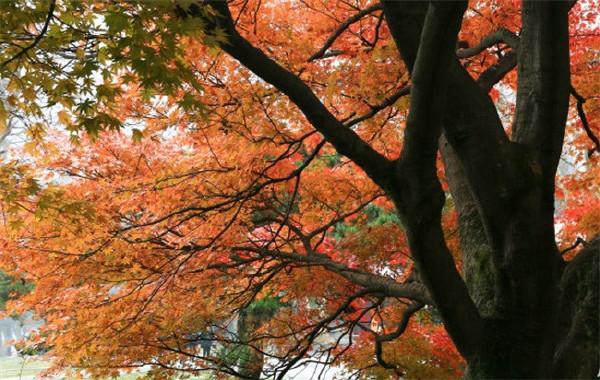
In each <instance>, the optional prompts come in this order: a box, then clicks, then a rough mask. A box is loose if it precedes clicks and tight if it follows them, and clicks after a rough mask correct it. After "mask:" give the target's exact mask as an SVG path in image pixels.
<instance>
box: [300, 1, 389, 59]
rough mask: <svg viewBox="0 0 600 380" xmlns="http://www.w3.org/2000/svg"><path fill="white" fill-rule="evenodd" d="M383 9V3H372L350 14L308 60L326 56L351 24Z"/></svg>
mask: <svg viewBox="0 0 600 380" xmlns="http://www.w3.org/2000/svg"><path fill="white" fill-rule="evenodd" d="M381 9H383V7H382V6H381V4H375V5H371V6H370V7H368V8H365V9H363V10H361V11H359V12H357V13H356V14H354V15H352V16H350V17H349V18H348V19H347V20H346V21H344V22H343V23H341V24H340V25H339V26H338V27H337V28H336V29H335V31H334V32H333V33H332V34H331V36H329V38H328V39H327V41H325V44H323V47H321V49H319V51H317V52H316V53H314V54H313V55H311V56H310V58H308V62H312V61H315V60H317V59H320V58H324V57H325V53H327V50H328V49H329V48H330V47H331V45H333V43H334V42H335V40H336V39H337V38H338V37H339V36H340V35H341V34H342V33H344V31H345V30H346V29H348V27H349V26H350V25H352V24H354V23H355V22H358V21H359V20H360V19H361V18H363V17H364V16H366V15H368V14H369V13H373V12H375V11H378V10H381Z"/></svg>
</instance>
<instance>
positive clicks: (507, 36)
mask: <svg viewBox="0 0 600 380" xmlns="http://www.w3.org/2000/svg"><path fill="white" fill-rule="evenodd" d="M501 42H502V43H505V44H506V45H508V46H510V47H511V48H512V49H513V50H518V48H519V37H518V36H517V35H516V34H514V33H513V32H511V31H510V30H507V29H504V28H500V29H498V30H497V31H495V32H494V33H492V34H490V35H488V36H487V37H485V38H484V39H483V40H481V42H480V43H479V44H478V45H477V46H473V47H470V48H466V49H459V50H457V51H456V56H457V57H458V58H469V57H473V56H475V55H477V54H479V53H481V52H482V51H484V50H485V49H488V48H490V47H492V46H494V45H496V44H498V43H501Z"/></svg>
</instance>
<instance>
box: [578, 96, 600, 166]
mask: <svg viewBox="0 0 600 380" xmlns="http://www.w3.org/2000/svg"><path fill="white" fill-rule="evenodd" d="M571 95H573V97H574V98H575V100H576V101H577V114H578V115H579V119H580V120H581V124H582V125H583V129H584V130H585V133H586V134H587V136H588V137H589V139H590V140H592V142H593V143H594V147H593V148H591V149H590V150H588V157H591V156H592V154H594V152H598V153H600V140H598V137H597V136H596V135H595V134H594V132H593V131H592V129H591V128H590V124H589V123H588V120H587V117H586V116H585V110H584V109H583V103H585V98H584V97H583V96H581V94H579V93H578V92H577V90H575V87H573V85H571Z"/></svg>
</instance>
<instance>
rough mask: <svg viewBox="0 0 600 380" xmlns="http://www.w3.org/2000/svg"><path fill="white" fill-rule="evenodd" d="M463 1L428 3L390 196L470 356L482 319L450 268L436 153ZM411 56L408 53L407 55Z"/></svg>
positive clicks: (460, 344) (451, 330)
mask: <svg viewBox="0 0 600 380" xmlns="http://www.w3.org/2000/svg"><path fill="white" fill-rule="evenodd" d="M465 9H466V2H444V3H430V5H429V8H428V10H427V15H426V18H425V21H424V24H423V33H422V34H421V36H420V44H419V48H418V53H417V55H416V59H415V63H414V65H410V63H407V65H408V66H412V67H413V70H412V80H413V85H412V90H411V105H410V112H409V116H408V120H407V126H406V131H405V137H404V148H403V150H402V154H401V156H400V159H399V161H398V170H399V173H398V181H399V183H400V185H399V187H398V189H397V194H396V193H395V194H392V198H393V199H394V202H395V204H396V207H397V208H398V210H399V212H400V214H401V216H402V218H403V220H404V222H405V225H406V229H407V235H408V240H409V245H410V248H411V252H412V254H413V257H414V258H415V261H416V263H417V266H418V268H419V274H420V277H421V278H422V279H423V281H424V283H425V284H426V286H427V288H428V289H429V291H430V293H431V295H432V298H433V299H434V301H435V303H436V305H437V307H438V309H439V310H440V313H441V314H442V317H443V319H444V322H445V325H446V328H447V330H448V332H449V333H450V335H451V336H452V339H453V340H454V342H455V344H456V346H457V348H458V349H459V351H460V352H461V353H462V354H463V355H464V356H465V357H470V356H471V355H472V354H473V353H474V351H475V350H476V347H477V345H478V342H479V339H480V334H481V328H482V321H481V318H480V316H479V313H478V311H477V308H476V307H475V304H474V303H473V300H472V299H471V298H470V296H469V294H468V291H467V288H466V286H465V283H464V281H463V280H462V278H461V277H460V274H459V273H458V271H457V270H456V267H455V264H454V260H453V259H452V256H451V255H450V252H449V250H448V247H447V246H446V242H445V240H444V236H443V232H442V228H441V209H442V206H443V203H444V195H443V191H442V189H441V186H440V184H439V181H438V179H437V172H436V154H437V144H438V139H439V137H440V135H441V132H442V124H443V119H444V110H445V103H446V90H447V85H448V82H449V77H450V75H449V74H450V72H451V71H450V68H451V65H450V62H451V61H452V60H453V55H454V48H455V44H456V36H457V33H458V30H459V29H460V24H461V20H462V15H463V12H464V11H465ZM410 55H412V54H410Z"/></svg>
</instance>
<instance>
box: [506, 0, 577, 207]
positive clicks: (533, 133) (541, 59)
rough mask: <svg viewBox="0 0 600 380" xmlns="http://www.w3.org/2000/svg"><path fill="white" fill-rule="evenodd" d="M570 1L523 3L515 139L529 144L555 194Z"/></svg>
mask: <svg viewBox="0 0 600 380" xmlns="http://www.w3.org/2000/svg"><path fill="white" fill-rule="evenodd" d="M568 5H569V4H568V3H566V2H562V1H558V2H555V1H525V2H523V10H522V18H523V32H522V33H521V42H520V44H521V48H520V49H519V57H518V68H517V75H518V82H519V88H518V91H517V110H516V112H517V113H516V119H515V125H514V132H513V140H514V141H516V142H518V143H520V144H525V145H526V146H528V147H529V148H530V149H531V151H532V153H533V155H534V159H535V160H536V161H537V164H538V165H539V166H540V167H541V169H542V176H543V179H544V182H545V184H546V185H547V188H546V190H547V192H548V193H549V196H551V195H553V194H550V193H551V192H552V193H553V190H554V187H553V184H554V175H555V171H556V167H557V165H558V161H559V158H560V154H561V151H562V144H563V138H564V131H565V124H566V120H567V111H568V108H569V88H570V78H569V76H570V67H569V25H568V17H567V16H568V11H569V9H568Z"/></svg>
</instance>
